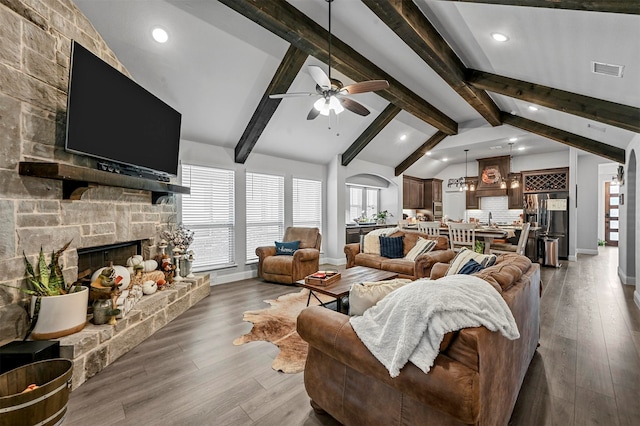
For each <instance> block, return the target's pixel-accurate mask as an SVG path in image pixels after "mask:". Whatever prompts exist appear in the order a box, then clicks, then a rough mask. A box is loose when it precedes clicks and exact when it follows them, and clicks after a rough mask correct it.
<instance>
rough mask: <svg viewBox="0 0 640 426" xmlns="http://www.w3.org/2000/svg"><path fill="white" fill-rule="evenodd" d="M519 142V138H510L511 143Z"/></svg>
mask: <svg viewBox="0 0 640 426" xmlns="http://www.w3.org/2000/svg"><path fill="white" fill-rule="evenodd" d="M517 140H518V138H509V142H515V141H517Z"/></svg>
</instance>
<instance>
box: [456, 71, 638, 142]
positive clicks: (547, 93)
mask: <svg viewBox="0 0 640 426" xmlns="http://www.w3.org/2000/svg"><path fill="white" fill-rule="evenodd" d="M467 81H468V82H469V83H470V84H472V85H474V86H475V87H477V88H478V89H483V90H488V91H490V92H494V93H499V94H501V95H505V96H509V97H512V98H515V99H520V100H523V101H526V102H531V103H534V104H537V105H541V106H544V107H547V108H552V109H555V110H558V111H562V112H566V113H568V114H572V115H577V116H579V117H583V118H587V119H589V120H594V121H599V122H601V123H604V124H609V125H611V126H615V127H620V128H622V129H625V130H630V131H632V132H635V133H640V108H635V107H631V106H627V105H622V104H618V103H615V102H609V101H604V100H602V99H596V98H592V97H589V96H584V95H578V94H576V93H571V92H566V91H564V90H559V89H554V88H552V87H547V86H543V85H541V84H534V83H528V82H526V81H521V80H516V79H514V78H509V77H502V76H499V75H496V74H491V73H488V72H483V71H476V70H470V74H469V77H468V79H467Z"/></svg>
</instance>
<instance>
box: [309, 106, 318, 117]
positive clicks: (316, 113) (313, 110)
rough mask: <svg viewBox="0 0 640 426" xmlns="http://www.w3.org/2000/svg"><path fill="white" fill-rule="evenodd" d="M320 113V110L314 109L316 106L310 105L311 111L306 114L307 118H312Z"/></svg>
mask: <svg viewBox="0 0 640 426" xmlns="http://www.w3.org/2000/svg"><path fill="white" fill-rule="evenodd" d="M319 114H320V111H318V110H317V109H316V107H311V111H309V114H307V120H313V119H314V118H316V117H317V116H318V115H319Z"/></svg>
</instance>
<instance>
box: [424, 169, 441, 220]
mask: <svg viewBox="0 0 640 426" xmlns="http://www.w3.org/2000/svg"><path fill="white" fill-rule="evenodd" d="M424 209H425V210H428V212H429V216H431V217H429V220H440V219H442V179H425V180H424Z"/></svg>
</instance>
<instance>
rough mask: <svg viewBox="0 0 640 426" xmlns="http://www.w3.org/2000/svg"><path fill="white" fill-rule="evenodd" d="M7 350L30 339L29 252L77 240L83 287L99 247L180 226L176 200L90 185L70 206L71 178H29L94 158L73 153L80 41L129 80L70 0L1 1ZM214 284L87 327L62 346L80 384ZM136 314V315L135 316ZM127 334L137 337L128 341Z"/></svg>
mask: <svg viewBox="0 0 640 426" xmlns="http://www.w3.org/2000/svg"><path fill="white" fill-rule="evenodd" d="M0 38H1V39H2V43H0V221H1V223H0V344H4V343H7V342H9V341H12V340H15V339H21V338H22V337H23V336H24V334H25V332H26V325H27V315H26V309H25V306H26V304H27V302H28V298H27V297H25V296H24V294H23V293H22V292H20V291H19V290H18V289H16V288H15V287H21V286H23V285H24V284H25V281H24V277H25V267H24V259H23V253H24V255H25V256H27V257H28V258H29V259H30V260H32V261H33V260H35V259H36V257H37V255H38V252H39V251H40V248H41V247H42V249H43V250H44V252H45V253H51V252H52V251H53V250H57V249H59V248H61V247H62V246H64V245H65V244H66V243H67V242H68V241H70V240H71V245H70V247H69V248H68V249H67V250H66V251H65V252H64V254H63V256H62V257H61V264H62V265H63V274H64V277H65V281H66V282H67V283H69V282H75V281H76V280H77V278H78V270H79V267H80V268H84V265H79V253H82V252H83V251H91V250H92V249H89V248H92V247H101V246H105V245H120V244H124V243H128V242H131V241H135V242H140V243H139V244H140V249H141V250H142V251H143V253H142V254H145V253H144V250H145V248H148V247H150V246H152V245H153V244H155V241H156V240H157V238H158V236H159V233H160V232H161V231H162V230H163V229H164V227H165V226H166V224H167V223H168V222H169V221H170V220H172V219H175V216H176V205H175V203H174V202H173V198H174V197H164V198H161V200H163V202H162V203H159V204H154V203H153V202H152V200H155V199H156V198H157V197H156V196H155V195H156V194H153V193H152V192H151V191H149V190H142V189H128V188H123V187H119V186H105V185H104V184H103V185H100V184H98V185H91V186H90V189H89V190H87V191H86V192H84V193H83V194H82V195H81V196H79V197H76V198H75V199H67V198H68V197H65V194H64V192H65V191H64V185H63V181H62V180H56V179H49V178H42V177H33V176H25V175H21V174H20V172H19V168H20V166H19V165H20V162H55V163H59V164H68V165H75V166H82V167H88V168H94V167H95V160H92V159H90V158H88V157H84V156H80V155H74V154H70V153H68V152H65V150H64V138H65V136H64V134H65V130H64V129H65V127H64V126H65V115H66V97H67V95H66V91H67V82H68V74H69V54H70V46H71V40H72V39H75V40H78V41H79V42H80V43H81V44H82V45H83V46H86V47H87V48H89V49H90V50H91V51H92V52H93V53H95V54H96V55H98V56H99V57H101V58H102V59H103V60H105V61H107V62H108V63H110V64H111V65H113V66H114V67H116V68H118V69H119V70H121V71H122V72H123V73H125V74H127V75H128V73H127V71H126V70H125V69H124V67H123V66H122V65H121V64H120V63H119V61H118V60H117V59H116V57H115V55H114V54H113V52H112V51H111V49H110V48H109V47H108V46H107V45H106V43H105V42H104V40H102V38H101V37H100V35H99V34H98V33H97V31H96V30H95V29H94V28H93V26H92V25H91V23H90V22H89V21H88V20H87V18H86V17H85V16H84V15H83V14H82V13H81V12H80V11H79V10H78V9H77V7H76V6H75V5H74V4H73V3H72V2H71V1H70V0H51V1H46V2H40V1H35V2H34V1H30V0H0ZM136 244H138V243H136ZM208 291H209V289H208V277H199V278H198V279H196V280H192V281H187V282H185V283H183V284H180V285H179V286H176V287H175V289H173V290H171V291H163V292H158V295H157V296H155V295H154V296H155V297H153V298H150V299H148V300H147V301H145V298H143V300H142V301H144V303H143V304H141V306H140V309H139V310H138V311H137V312H136V313H134V314H133V315H131V316H130V317H128V318H126V321H119V323H118V325H117V326H115V327H113V326H110V327H111V329H106V328H100V327H104V326H88V327H87V328H85V330H83V331H82V332H80V333H76V335H72V336H75V337H72V336H69V338H63V339H61V345H62V346H63V347H65V346H66V347H67V348H68V349H67V355H68V356H69V357H70V358H72V359H74V365H75V369H74V370H76V369H77V374H76V372H75V371H74V386H76V385H78V384H79V383H82V381H84V380H85V379H86V377H90V376H91V375H93V374H95V372H97V371H99V370H100V369H101V368H103V367H104V366H105V365H107V364H108V363H110V362H112V361H113V360H114V359H116V358H117V357H118V356H120V355H122V353H124V352H126V350H128V349H130V348H131V347H133V346H135V344H137V343H140V341H142V340H144V338H146V337H148V336H149V335H150V334H152V333H153V332H154V331H155V330H157V328H159V327H161V326H163V325H164V324H166V322H168V321H170V320H171V319H173V318H174V317H175V316H177V315H178V314H179V313H181V312H183V311H184V310H186V309H187V308H188V307H189V306H191V305H192V304H193V303H195V302H196V301H197V300H200V299H201V298H202V297H204V296H206V294H208ZM132 312H133V311H132ZM127 331H130V332H131V333H129V334H127Z"/></svg>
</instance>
